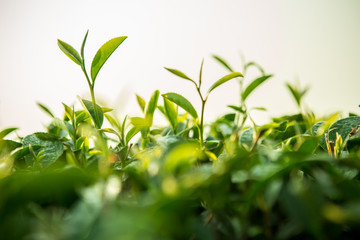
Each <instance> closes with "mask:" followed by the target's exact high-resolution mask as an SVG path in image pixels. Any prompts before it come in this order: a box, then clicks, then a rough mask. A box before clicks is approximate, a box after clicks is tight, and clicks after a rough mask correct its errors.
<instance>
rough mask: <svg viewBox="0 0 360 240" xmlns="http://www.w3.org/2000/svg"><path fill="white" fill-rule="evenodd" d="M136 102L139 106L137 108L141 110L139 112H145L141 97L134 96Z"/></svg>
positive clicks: (144, 104)
mask: <svg viewBox="0 0 360 240" xmlns="http://www.w3.org/2000/svg"><path fill="white" fill-rule="evenodd" d="M136 101H137V103H138V104H139V106H140V108H141V111H142V112H145V106H146V102H145V100H144V99H143V98H142V97H140V96H139V95H137V94H136Z"/></svg>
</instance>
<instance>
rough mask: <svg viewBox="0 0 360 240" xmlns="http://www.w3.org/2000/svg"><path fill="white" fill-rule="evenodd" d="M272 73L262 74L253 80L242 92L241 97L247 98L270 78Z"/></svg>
mask: <svg viewBox="0 0 360 240" xmlns="http://www.w3.org/2000/svg"><path fill="white" fill-rule="evenodd" d="M270 77H272V75H265V76H261V77H259V78H257V79H255V80H254V81H252V82H251V83H250V84H249V85H248V86H247V87H246V88H245V90H244V92H243V93H242V94H241V98H242V100H243V101H245V100H246V98H247V97H248V96H249V95H250V94H251V93H252V92H253V91H254V90H255V89H256V88H257V87H258V86H260V84H262V83H263V82H265V81H266V80H268V79H269V78H270Z"/></svg>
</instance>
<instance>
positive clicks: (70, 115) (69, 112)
mask: <svg viewBox="0 0 360 240" xmlns="http://www.w3.org/2000/svg"><path fill="white" fill-rule="evenodd" d="M62 105H63V106H64V110H65V115H66V117H67V118H68V119H70V120H71V121H72V122H73V121H74V113H73V110H72V109H71V108H70V107H69V106H68V105H66V104H65V103H62Z"/></svg>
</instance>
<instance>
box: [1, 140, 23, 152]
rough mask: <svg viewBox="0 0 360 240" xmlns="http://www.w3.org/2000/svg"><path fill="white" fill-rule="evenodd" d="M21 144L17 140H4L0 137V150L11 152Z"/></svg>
mask: <svg viewBox="0 0 360 240" xmlns="http://www.w3.org/2000/svg"><path fill="white" fill-rule="evenodd" d="M21 146H22V144H21V143H19V142H15V141H13V140H4V139H0V152H2V153H3V152H5V151H8V152H11V151H14V150H15V149H16V148H19V147H21Z"/></svg>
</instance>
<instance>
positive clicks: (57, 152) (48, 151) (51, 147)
mask: <svg viewBox="0 0 360 240" xmlns="http://www.w3.org/2000/svg"><path fill="white" fill-rule="evenodd" d="M43 134H47V133H43ZM23 144H24V146H29V145H30V144H31V146H33V145H42V146H44V148H42V149H41V150H44V155H45V157H44V158H43V159H42V160H41V165H42V166H43V167H48V166H50V165H51V164H52V163H54V162H55V161H56V160H57V159H58V158H59V157H60V156H61V154H62V153H63V151H64V146H63V144H62V143H61V142H60V141H58V140H47V139H40V138H39V137H38V136H37V135H36V134H31V135H28V136H26V137H25V138H24V139H23ZM38 152H39V151H36V154H38ZM29 158H30V157H29Z"/></svg>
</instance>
